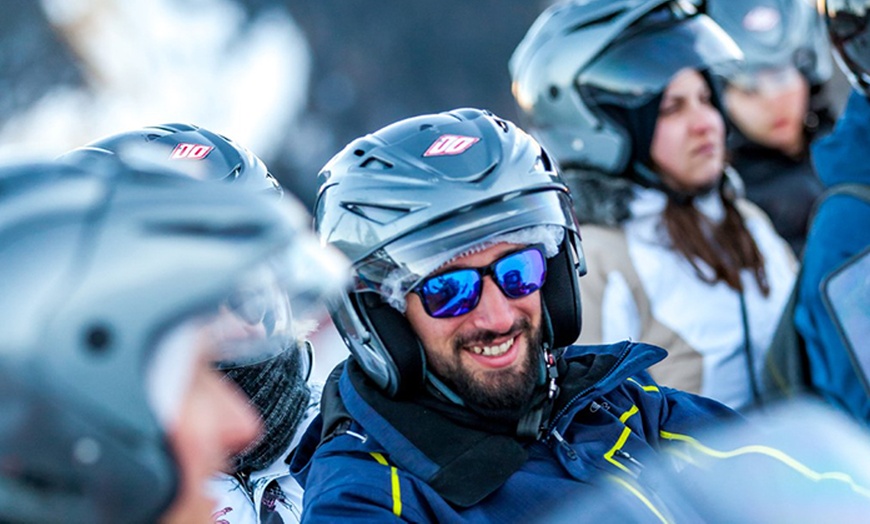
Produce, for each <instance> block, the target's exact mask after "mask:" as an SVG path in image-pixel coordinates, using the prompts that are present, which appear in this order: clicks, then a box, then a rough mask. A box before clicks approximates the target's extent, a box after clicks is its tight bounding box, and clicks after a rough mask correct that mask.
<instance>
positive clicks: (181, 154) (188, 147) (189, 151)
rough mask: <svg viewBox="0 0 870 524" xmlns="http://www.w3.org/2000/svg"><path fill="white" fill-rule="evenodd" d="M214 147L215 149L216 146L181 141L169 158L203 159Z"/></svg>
mask: <svg viewBox="0 0 870 524" xmlns="http://www.w3.org/2000/svg"><path fill="white" fill-rule="evenodd" d="M212 149H214V146H207V145H203V144H188V143H181V144H178V145H177V146H175V149H173V150H172V153H171V154H170V155H169V158H170V159H172V160H180V159H188V160H202V159H203V158H205V157H207V156H208V154H209V153H211V150H212Z"/></svg>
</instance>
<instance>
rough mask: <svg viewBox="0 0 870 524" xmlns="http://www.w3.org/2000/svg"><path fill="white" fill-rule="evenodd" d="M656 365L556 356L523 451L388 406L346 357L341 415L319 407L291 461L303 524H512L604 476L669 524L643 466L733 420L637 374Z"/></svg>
mask: <svg viewBox="0 0 870 524" xmlns="http://www.w3.org/2000/svg"><path fill="white" fill-rule="evenodd" d="M665 355H666V352H665V351H664V350H663V349H661V348H658V347H655V346H651V345H647V344H640V343H632V342H627V341H626V342H622V343H618V344H613V345H604V346H571V347H569V348H567V349H566V350H565V352H564V354H563V357H562V359H563V362H562V365H561V366H560V370H561V371H560V374H561V377H560V378H561V380H560V390H559V394H558V396H557V398H556V401H555V404H554V408H553V411H552V412H551V416H550V418H549V420H550V423H549V426H548V427H547V429H546V431H545V432H544V433H543V434H542V436H541V437H540V438H538V439H536V440H526V441H524V440H520V439H517V438H515V437H513V436H510V435H508V434H499V433H497V432H488V431H486V430H480V429H473V428H470V427H465V426H463V425H462V424H457V423H455V422H452V421H451V420H450V419H449V418H447V417H444V416H443V415H442V414H441V413H438V412H437V411H436V410H432V409H431V408H429V407H426V406H424V405H420V404H417V403H414V402H409V401H395V400H391V399H387V398H386V397H384V396H383V395H380V393H379V392H377V391H376V388H375V387H374V386H372V385H371V384H370V383H368V382H367V379H365V377H364V376H363V373H362V370H361V369H360V368H359V366H358V365H356V364H355V363H354V362H353V359H350V360H349V361H348V364H347V365H346V366H345V368H344V371H343V372H342V373H341V376H340V379H338V380H337V394H338V396H339V397H340V402H339V404H340V405H342V406H343V409H344V411H343V413H344V415H343V416H339V417H336V416H335V414H334V412H335V411H336V410H335V409H333V408H332V407H330V405H329V403H330V402H329V400H325V401H324V404H323V413H322V416H321V418H320V419H319V420H318V421H315V423H313V424H312V425H311V426H310V427H309V430H308V433H307V434H306V437H305V438H304V439H303V443H302V444H300V446H299V447H298V448H297V451H296V455H295V456H294V457H293V462H292V465H291V469H292V470H293V471H294V474H295V476H296V477H297V479H298V480H299V481H300V482H301V483H302V484H303V486H304V487H305V498H304V502H303V506H304V510H303V516H302V520H303V522H347V521H353V522H390V521H397V520H401V521H407V522H499V523H503V522H523V521H526V520H530V519H531V520H534V519H537V518H540V517H542V516H544V515H547V514H548V512H551V511H552V510H553V509H554V508H557V507H560V506H562V505H564V503H565V501H566V500H569V499H570V497H572V496H573V495H574V494H576V493H578V490H581V491H582V488H583V487H584V486H591V485H593V484H597V483H598V482H599V479H602V478H607V479H609V480H610V481H613V482H614V483H615V484H616V485H618V486H621V487H622V488H624V490H625V494H626V500H629V501H631V502H630V503H633V504H636V505H637V506H638V507H639V508H641V511H643V512H645V514H646V515H647V516H648V517H649V518H650V520H651V521H668V520H670V519H669V518H668V515H669V509H668V508H666V507H664V506H663V505H661V504H660V503H659V502H658V501H657V497H656V495H655V494H656V491H657V488H656V485H655V484H656V482H661V480H659V479H661V475H657V476H656V477H655V478H647V477H646V476H645V475H644V463H645V461H646V460H647V459H652V457H651V455H655V456H656V457H658V455H659V452H660V451H661V449H662V447H663V446H665V445H666V444H667V443H669V442H674V441H683V442H691V441H693V440H694V437H693V435H694V434H695V433H696V432H697V431H698V430H700V429H701V428H702V427H704V426H706V425H708V424H709V423H712V422H715V421H721V420H722V419H723V418H731V417H734V416H736V414H735V413H734V412H733V411H731V410H730V409H729V408H727V407H725V406H724V405H722V404H720V403H718V402H716V401H713V400H710V399H707V398H704V397H699V396H696V395H693V394H690V393H686V392H682V391H678V390H674V389H669V388H666V387H663V386H659V385H657V384H656V383H655V382H653V380H652V379H651V377H650V376H649V374H648V373H646V372H645V371H644V370H645V369H646V368H647V367H649V366H650V365H651V364H653V363H655V362H657V361H659V360H661V359H662V358H664V357H665ZM332 383H333V389H336V388H335V387H334V386H336V384H335V380H334V377H333V380H332ZM329 387H330V386H329V385H327V388H329ZM325 395H326V393H325ZM338 411H342V410H341V409H338ZM324 428H325V429H324Z"/></svg>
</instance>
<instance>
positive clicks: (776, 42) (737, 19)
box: [704, 0, 832, 86]
mask: <svg viewBox="0 0 870 524" xmlns="http://www.w3.org/2000/svg"><path fill="white" fill-rule="evenodd" d="M704 10H705V12H706V14H707V15H708V16H710V17H711V18H712V19H713V20H715V21H716V23H717V24H719V26H721V27H722V29H724V30H725V32H726V33H728V36H730V37H731V38H733V39H734V41H735V42H736V43H737V45H738V46H739V47H740V50H741V51H743V57H744V59H743V62H742V64H741V67H739V68H737V69H736V71H735V73H736V74H737V75H738V76H739V75H740V74H741V72H743V71H744V70H745V71H747V72H750V73H751V72H752V71H754V70H760V69H769V68H777V67H783V66H789V65H790V66H794V67H795V68H796V69H797V70H798V71H800V72H801V74H802V75H803V76H804V77H805V78H806V79H807V81H808V82H809V84H810V85H811V86H819V85H821V84H823V83H824V82H826V81H827V80H828V79H829V78H830V77H831V72H832V64H831V49H830V44H829V42H828V35H827V34H826V32H825V28H824V23H823V21H822V18H821V17H820V16H819V12H818V11H817V10H816V9H814V8H813V5H812V4H811V3H810V1H809V0H706V2H705V7H704Z"/></svg>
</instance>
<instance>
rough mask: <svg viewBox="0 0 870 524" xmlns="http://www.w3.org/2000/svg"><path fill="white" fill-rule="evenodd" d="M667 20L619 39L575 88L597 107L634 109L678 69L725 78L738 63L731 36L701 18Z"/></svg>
mask: <svg viewBox="0 0 870 524" xmlns="http://www.w3.org/2000/svg"><path fill="white" fill-rule="evenodd" d="M655 16H667V17H670V18H671V19H666V20H665V21H663V22H661V23H655V22H654V21H653V22H652V25H645V26H644V27H643V29H642V30H640V31H638V32H636V33H635V34H634V35H632V36H629V37H628V38H626V39H624V40H621V41H618V42H617V43H615V44H614V45H612V46H611V47H609V48H608V49H606V50H605V51H604V52H602V53H601V55H599V57H598V58H596V59H595V60H594V61H593V62H592V63H591V64H590V66H589V67H587V68H585V69H584V70H582V71H581V72H580V74H579V75H578V76H577V80H576V81H577V84H578V86H579V89H580V90H581V91H583V92H584V93H585V94H586V96H588V97H589V98H591V99H592V100H594V101H595V102H596V103H597V104H599V105H601V104H607V105H616V106H620V107H627V108H637V107H641V106H643V105H645V104H646V103H648V102H649V101H650V100H652V99H653V98H654V97H655V96H657V95H658V94H660V93H661V92H662V91H664V89H665V88H666V87H667V85H668V83H670V81H671V79H672V78H673V76H674V75H675V74H677V73H678V72H679V71H681V70H682V69H686V68H692V69H697V70H701V71H706V70H710V71H712V72H713V73H715V74H717V75H720V76H727V75H728V73H729V72H730V71H731V70H733V69H734V68H735V67H736V66H737V65H738V64H739V61H740V60H741V59H742V53H741V52H740V50H739V48H738V47H737V45H736V44H735V43H734V41H733V40H731V38H730V37H729V36H728V35H726V34H725V32H724V31H722V29H721V28H720V27H719V26H718V25H716V24H715V23H714V22H713V21H712V20H711V19H710V18H708V17H707V16H705V15H698V16H693V17H691V18H686V19H682V20H676V21H675V20H673V19H672V17H673V15H672V14H670V13H669V12H668V11H664V12H655V13H651V14H650V15H648V17H647V18H649V17H655Z"/></svg>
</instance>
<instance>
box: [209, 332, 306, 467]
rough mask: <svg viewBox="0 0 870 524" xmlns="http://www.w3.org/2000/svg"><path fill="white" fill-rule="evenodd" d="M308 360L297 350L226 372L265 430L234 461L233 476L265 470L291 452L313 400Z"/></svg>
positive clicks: (302, 350)
mask: <svg viewBox="0 0 870 524" xmlns="http://www.w3.org/2000/svg"><path fill="white" fill-rule="evenodd" d="M306 358H310V357H309V355H308V354H307V353H306V352H305V348H303V347H295V346H294V347H292V348H287V349H286V350H285V351H283V352H282V353H281V354H279V355H278V356H276V357H274V358H271V359H269V360H267V361H265V362H261V363H259V364H253V365H250V366H243V367H238V368H232V369H228V370H226V371H225V372H224V373H225V376H226V377H227V378H229V379H230V380H232V381H233V382H235V383H236V384H237V385H238V386H239V388H241V389H242V391H244V392H245V394H246V395H248V397H249V398H250V404H251V405H252V406H254V407H255V408H256V409H257V412H258V413H259V414H260V417H261V419H262V422H263V429H264V431H263V435H262V437H261V438H260V439H259V440H258V441H256V442H254V443H253V444H251V445H250V446H248V448H246V449H245V450H243V451H242V452H241V453H239V454H237V455H236V456H235V457H233V459H232V468H233V472H237V471H248V472H251V471H257V470H261V469H264V468H266V467H267V466H269V465H270V464H272V463H273V462H274V461H275V460H277V459H278V458H279V457H280V456H281V454H282V453H284V452H285V451H286V450H287V447H288V446H289V445H290V442H291V441H292V440H293V436H294V435H295V433H296V429H297V426H298V425H299V423H300V421H301V420H302V418H303V416H304V415H305V410H306V408H307V406H308V400H309V398H310V397H311V390H310V388H309V387H308V384H307V383H306V379H307V374H308V372H307V370H308V365H307V363H306V362H305V361H304V359H306Z"/></svg>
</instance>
